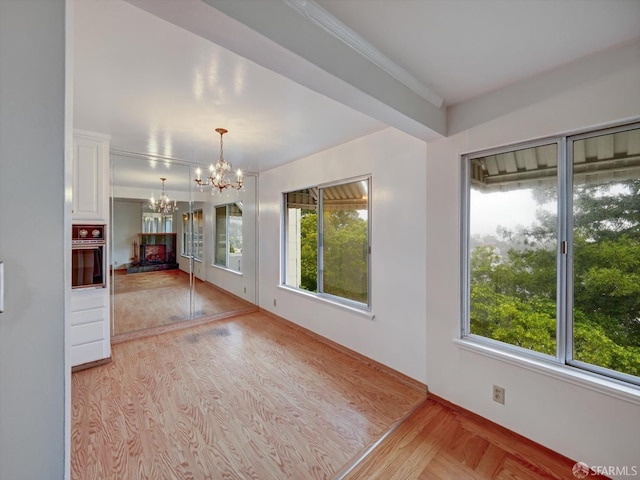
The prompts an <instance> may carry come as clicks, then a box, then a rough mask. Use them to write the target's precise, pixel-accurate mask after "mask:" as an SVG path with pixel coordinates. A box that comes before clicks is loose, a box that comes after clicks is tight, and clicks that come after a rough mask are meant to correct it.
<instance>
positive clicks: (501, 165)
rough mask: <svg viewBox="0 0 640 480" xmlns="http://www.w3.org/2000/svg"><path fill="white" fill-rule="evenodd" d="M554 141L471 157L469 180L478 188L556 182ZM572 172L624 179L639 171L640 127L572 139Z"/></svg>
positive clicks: (584, 179)
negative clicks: (573, 140)
mask: <svg viewBox="0 0 640 480" xmlns="http://www.w3.org/2000/svg"><path fill="white" fill-rule="evenodd" d="M557 171H558V152H557V146H556V144H555V143H553V144H550V145H542V146H538V147H530V148H525V149H521V150H516V151H512V152H506V153H501V154H498V155H488V156H486V157H481V158H475V159H473V160H471V183H472V185H473V186H474V187H476V188H481V189H503V190H504V189H513V188H519V187H520V186H525V185H526V186H528V187H530V186H532V185H542V184H550V183H555V181H556V178H557ZM573 174H574V177H576V178H580V180H581V182H587V183H591V182H605V181H608V180H611V179H619V180H624V179H628V178H638V176H639V175H640V130H628V131H624V132H618V133H613V134H607V135H601V136H597V137H590V138H587V139H583V140H578V141H575V142H573Z"/></svg>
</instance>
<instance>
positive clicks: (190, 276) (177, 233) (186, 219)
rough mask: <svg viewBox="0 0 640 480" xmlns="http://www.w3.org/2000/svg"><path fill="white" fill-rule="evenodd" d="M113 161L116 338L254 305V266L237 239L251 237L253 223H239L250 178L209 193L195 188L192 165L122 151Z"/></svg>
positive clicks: (249, 194)
mask: <svg viewBox="0 0 640 480" xmlns="http://www.w3.org/2000/svg"><path fill="white" fill-rule="evenodd" d="M111 166H112V181H113V185H112V203H111V207H112V210H111V215H112V225H113V227H112V228H113V242H112V245H113V247H112V252H111V272H112V280H113V281H112V309H113V310H112V311H113V321H112V334H113V335H114V336H115V337H116V338H124V337H126V335H127V334H130V333H132V332H141V331H149V333H151V332H156V333H157V329H158V328H162V327H167V326H171V325H174V324H177V323H181V322H185V321H189V320H193V319H199V318H215V317H216V316H220V315H225V314H228V313H229V312H236V311H242V310H243V309H247V308H248V307H252V306H253V304H254V302H255V293H254V292H255V277H254V270H255V269H254V268H251V267H249V268H246V265H247V259H246V258H243V257H245V256H247V255H246V254H245V252H246V251H247V250H246V248H243V247H245V245H243V241H244V243H245V244H246V243H254V242H253V241H252V240H251V239H252V238H253V235H254V232H255V228H251V224H250V223H249V222H248V221H247V219H246V218H245V219H244V221H243V206H244V205H246V204H248V203H251V202H254V201H255V194H254V192H253V189H254V188H255V181H254V179H253V178H251V177H247V179H246V180H247V181H246V182H245V185H244V186H243V188H242V189H241V190H240V191H237V192H235V191H234V192H232V193H229V194H227V193H226V192H225V193H224V194H222V195H217V196H215V195H211V194H210V192H208V191H206V192H200V191H199V189H197V190H196V189H194V187H193V186H192V185H191V183H192V179H193V178H194V176H193V172H192V171H191V168H190V166H186V165H181V164H173V163H171V162H162V164H161V166H160V162H156V161H153V160H145V159H140V158H134V157H130V156H126V155H121V154H112V156H111ZM193 183H195V182H193ZM194 190H195V191H194ZM249 211H250V212H255V208H252V209H249ZM250 215H251V213H250ZM252 216H253V215H252ZM214 239H215V240H214ZM250 249H253V250H255V247H251V248H250ZM248 257H249V258H248V260H249V261H251V260H252V258H251V254H250V252H249V255H248ZM118 336H121V337H118Z"/></svg>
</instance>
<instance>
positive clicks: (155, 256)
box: [140, 243, 167, 265]
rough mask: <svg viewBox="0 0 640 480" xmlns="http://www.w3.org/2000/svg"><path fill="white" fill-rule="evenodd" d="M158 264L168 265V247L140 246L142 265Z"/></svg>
mask: <svg viewBox="0 0 640 480" xmlns="http://www.w3.org/2000/svg"><path fill="white" fill-rule="evenodd" d="M157 263H167V246H166V245H165V244H157V243H149V244H146V245H140V265H153V264H157Z"/></svg>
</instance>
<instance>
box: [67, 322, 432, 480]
mask: <svg viewBox="0 0 640 480" xmlns="http://www.w3.org/2000/svg"><path fill="white" fill-rule="evenodd" d="M425 396H426V395H425V394H424V393H423V392H420V391H418V390H417V389H415V388H412V387H411V386H408V385H407V384H406V383H404V382H401V381H399V380H398V378H397V377H394V376H392V375H387V374H384V373H381V372H380V371H379V370H378V369H376V368H374V367H373V366H369V365H367V364H366V363H365V362H362V361H359V360H357V359H356V358H354V357H353V356H350V355H347V354H345V353H343V352H340V351H337V350H335V349H334V348H331V347H330V346H328V345H326V344H324V343H322V342H319V341H318V340H316V339H314V338H312V337H311V336H308V335H305V334H304V333H302V332H300V331H298V330H297V329H294V328H291V327H290V326H288V325H287V324H285V323H282V322H279V321H277V320H274V319H273V318H270V317H269V316H267V315H265V314H261V313H255V314H250V315H244V316H242V317H236V318H231V319H226V320H221V321H217V322H214V323H210V324H206V325H201V326H197V327H194V328H189V329H187V330H181V331H176V332H172V333H168V334H164V335H159V336H157V337H153V338H146V339H142V340H135V341H131V342H126V343H120V344H117V345H114V346H113V362H112V363H110V364H108V365H103V366H100V367H96V368H93V369H89V370H84V371H79V372H75V373H73V376H72V435H71V437H72V438H71V464H72V466H71V469H72V478H73V479H74V480H94V479H95V480H108V479H118V480H124V479H135V480H140V479H153V480H158V479H222V478H224V479H236V478H237V479H260V480H268V479H286V478H292V479H301V480H303V479H304V480H306V479H325V478H331V477H332V476H334V475H335V474H336V472H339V471H340V470H341V469H343V468H344V466H345V465H348V464H349V463H350V462H351V461H352V460H353V459H354V458H357V457H358V456H359V455H360V454H361V452H363V451H364V450H365V449H366V448H367V447H368V446H370V445H372V444H373V443H374V442H376V441H377V440H378V439H380V438H381V437H382V435H384V434H385V433H386V432H387V430H388V428H389V427H390V426H391V425H392V424H393V423H394V422H396V421H398V420H399V419H401V418H402V417H403V416H404V415H405V414H406V413H407V412H409V411H411V410H412V408H414V407H415V406H416V405H418V404H419V403H421V402H422V401H424V398H425Z"/></svg>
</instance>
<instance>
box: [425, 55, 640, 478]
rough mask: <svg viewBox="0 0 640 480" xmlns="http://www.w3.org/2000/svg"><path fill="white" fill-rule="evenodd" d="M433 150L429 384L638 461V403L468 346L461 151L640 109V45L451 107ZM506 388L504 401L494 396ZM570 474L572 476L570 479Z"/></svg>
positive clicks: (577, 453)
mask: <svg viewBox="0 0 640 480" xmlns="http://www.w3.org/2000/svg"><path fill="white" fill-rule="evenodd" d="M449 115H450V116H449V124H450V131H451V132H452V133H453V135H452V136H451V137H449V138H446V139H443V140H439V141H435V142H431V143H429V145H428V148H427V159H428V162H427V164H428V174H427V188H426V189H427V259H426V266H427V290H426V291H427V383H428V385H429V389H430V391H432V392H433V393H435V394H436V395H439V396H441V397H443V398H445V399H447V400H449V401H451V402H453V403H455V404H458V405H460V406H462V407H464V408H467V409H469V410H471V411H473V412H476V413H478V414H480V415H482V416H483V417H486V418H488V419H490V420H493V421H495V422H497V423H499V424H501V425H504V426H506V427H507V428H509V429H511V430H513V431H516V432H518V433H520V434H522V435H524V436H526V437H528V438H530V439H532V440H534V441H537V442H539V443H541V444H543V445H545V446H547V447H549V448H551V449H553V450H555V451H557V452H560V453H562V454H564V455H566V456H568V457H570V458H573V459H575V460H579V461H584V462H586V463H587V464H589V465H621V466H623V465H627V466H629V465H638V462H639V461H640V434H639V432H640V392H639V394H638V397H637V399H638V402H636V403H634V402H633V401H632V400H621V399H617V398H613V397H612V396H609V395H606V394H603V393H598V392H596V391H594V390H590V389H587V388H584V387H581V386H578V385H574V384H570V383H567V382H566V381H563V380H559V379H556V378H552V377H549V376H546V375H543V374H541V373H536V372H534V371H530V370H527V369H524V368H522V367H519V366H515V365H512V364H508V363H506V362H504V361H501V360H497V359H494V358H489V357H486V356H482V355H480V354H478V353H475V352H470V351H466V350H463V349H461V348H460V347H459V346H457V345H456V344H454V343H453V342H452V339H453V338H456V337H457V336H458V333H459V328H460V313H459V312H460V274H459V272H460V255H459V251H460V247H459V238H460V222H459V212H460V201H459V199H460V172H459V167H460V155H461V154H462V153H465V152H472V151H477V150H481V149H484V148H488V147H493V146H498V145H505V144H511V143H514V142H519V141H523V140H527V139H531V138H537V137H543V136H548V135H556V134H560V133H565V132H570V131H574V130H576V129H583V128H587V127H593V126H597V125H603V124H607V123H610V122H617V121H620V120H622V119H628V118H630V117H633V116H638V115H640V44H635V45H631V46H628V47H626V48H623V49H620V50H617V51H611V52H608V53H606V54H601V55H598V56H596V57H592V58H588V59H584V60H581V61H579V62H576V63H574V64H572V65H570V66H568V67H565V68H563V69H559V70H556V71H553V72H551V73H548V74H546V75H542V76H539V77H537V78H534V79H532V80H530V81H527V82H525V83H523V84H520V85H517V86H514V87H511V88H508V89H505V90H503V91H501V92H496V93H493V94H490V95H487V96H484V97H482V98H479V99H477V100H473V101H470V102H468V103H466V104H462V105H459V106H457V107H454V108H452V109H451V110H450V112H449ZM493 384H498V385H501V386H503V387H505V388H506V398H507V402H506V405H504V406H501V405H499V404H497V403H495V402H493V401H492V399H491V389H492V385H493ZM569 475H570V474H567V476H569Z"/></svg>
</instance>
